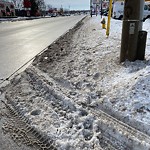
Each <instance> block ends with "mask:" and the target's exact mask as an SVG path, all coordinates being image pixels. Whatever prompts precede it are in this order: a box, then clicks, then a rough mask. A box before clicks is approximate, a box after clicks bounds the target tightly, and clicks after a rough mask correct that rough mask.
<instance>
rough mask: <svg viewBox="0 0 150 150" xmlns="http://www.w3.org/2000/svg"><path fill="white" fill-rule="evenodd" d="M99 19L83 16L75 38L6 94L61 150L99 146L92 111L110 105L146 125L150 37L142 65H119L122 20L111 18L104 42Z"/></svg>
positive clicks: (64, 39) (20, 78)
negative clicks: (109, 28) (83, 18)
mask: <svg viewBox="0 0 150 150" xmlns="http://www.w3.org/2000/svg"><path fill="white" fill-rule="evenodd" d="M100 21H101V18H100V17H99V16H98V17H92V18H86V19H85V20H84V24H83V25H82V26H81V28H79V29H78V30H77V31H76V32H75V34H74V35H72V34H69V33H68V34H67V35H66V36H65V37H62V38H61V39H60V40H58V41H57V42H56V43H54V44H53V45H51V46H49V49H48V50H47V51H45V52H44V53H43V54H41V55H40V56H37V58H36V59H35V60H34V62H33V63H32V65H31V66H30V67H29V68H27V69H26V70H25V71H24V72H23V73H22V74H21V75H18V76H17V77H16V78H15V79H13V80H12V81H11V85H10V87H9V88H8V90H7V92H6V93H5V95H6V99H7V98H9V99H12V100H13V102H14V103H15V105H16V106H17V107H18V108H19V109H20V110H21V111H22V112H23V113H24V115H25V116H26V117H28V118H29V119H30V120H31V122H32V125H33V126H35V127H36V128H38V129H39V130H41V131H43V132H45V133H46V134H48V135H49V136H50V137H52V138H53V139H54V140H56V143H57V145H58V147H59V149H61V150H64V149H66V150H67V149H70V150H72V149H77V150H78V149H79V150H80V149H89V150H90V149H95V150H96V149H97V150H99V149H101V148H102V147H101V145H100V143H101V142H102V138H101V130H100V129H99V120H98V119H97V118H96V117H95V116H94V114H92V113H91V111H89V110H91V109H94V110H97V111H98V109H100V108H101V107H103V108H105V107H109V108H110V109H112V110H114V111H116V112H118V113H119V114H120V115H123V116H128V117H130V118H134V119H136V120H138V121H141V122H142V123H143V124H147V126H149V125H150V103H149V102H150V95H149V93H150V84H149V81H150V48H149V43H150V35H149V34H148V40H147V49H146V60H145V61H136V62H128V61H126V62H125V63H122V64H119V53H120V43H121V41H120V40H121V27H122V22H121V21H118V20H113V19H112V26H111V30H110V36H109V38H106V36H105V32H106V31H105V30H103V29H102V27H101V24H100ZM149 22H150V20H147V21H146V22H145V23H144V28H145V29H147V30H148V32H150V29H149V28H148V27H149ZM1 98H2V97H1ZM105 144H106V143H105Z"/></svg>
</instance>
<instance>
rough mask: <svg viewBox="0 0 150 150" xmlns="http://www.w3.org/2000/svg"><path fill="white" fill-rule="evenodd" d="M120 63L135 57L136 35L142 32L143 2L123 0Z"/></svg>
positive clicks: (133, 59) (140, 0)
mask: <svg viewBox="0 0 150 150" xmlns="http://www.w3.org/2000/svg"><path fill="white" fill-rule="evenodd" d="M124 3H125V4H124V16H123V26H122V39H121V52H120V62H123V61H125V60H126V59H128V60H129V61H135V60H136V57H137V45H138V34H139V31H141V30H142V24H143V21H142V20H143V10H144V0H125V2H124Z"/></svg>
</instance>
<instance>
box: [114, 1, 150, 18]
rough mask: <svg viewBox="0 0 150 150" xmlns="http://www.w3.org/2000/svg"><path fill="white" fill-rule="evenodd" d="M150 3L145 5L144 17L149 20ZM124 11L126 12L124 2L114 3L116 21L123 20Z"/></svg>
mask: <svg viewBox="0 0 150 150" xmlns="http://www.w3.org/2000/svg"><path fill="white" fill-rule="evenodd" d="M149 4H150V3H149V2H145V5H144V16H143V18H149V17H150V6H149ZM123 11H124V1H116V2H114V3H113V13H112V17H113V18H114V19H120V20H121V19H123Z"/></svg>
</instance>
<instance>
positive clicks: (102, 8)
mask: <svg viewBox="0 0 150 150" xmlns="http://www.w3.org/2000/svg"><path fill="white" fill-rule="evenodd" d="M102 11H103V1H102V0H101V18H102V16H103V12H102Z"/></svg>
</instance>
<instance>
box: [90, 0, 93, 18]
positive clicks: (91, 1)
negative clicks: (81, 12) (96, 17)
mask: <svg viewBox="0 0 150 150" xmlns="http://www.w3.org/2000/svg"><path fill="white" fill-rule="evenodd" d="M92 8H93V7H92V0H90V14H91V17H92Z"/></svg>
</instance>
